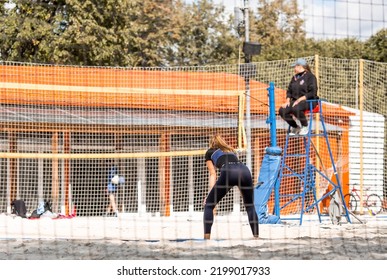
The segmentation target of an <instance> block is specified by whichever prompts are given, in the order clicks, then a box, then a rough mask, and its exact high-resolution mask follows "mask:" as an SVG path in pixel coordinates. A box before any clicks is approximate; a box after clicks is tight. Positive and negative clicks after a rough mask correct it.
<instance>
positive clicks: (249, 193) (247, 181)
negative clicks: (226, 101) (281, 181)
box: [204, 135, 259, 239]
mask: <svg viewBox="0 0 387 280" xmlns="http://www.w3.org/2000/svg"><path fill="white" fill-rule="evenodd" d="M205 160H206V165H207V168H208V170H209V172H210V178H209V186H210V187H211V191H210V193H209V194H208V196H207V198H206V200H205V203H204V239H210V237H211V227H212V224H213V222H214V214H213V210H214V208H215V206H216V205H217V204H218V203H219V201H220V200H221V199H222V198H223V197H224V196H225V195H226V194H227V193H228V191H229V190H230V189H231V188H232V187H233V186H238V188H239V190H240V191H241V194H242V197H243V202H244V205H245V207H246V211H247V216H248V218H249V223H250V227H251V231H252V232H253V236H254V237H255V238H258V236H259V225H258V216H257V213H256V211H255V207H254V186H253V180H252V176H251V172H250V170H249V168H248V167H247V166H246V165H245V164H243V163H242V162H240V161H239V160H238V157H237V155H236V154H235V151H234V149H233V148H232V147H230V146H229V145H228V144H227V143H226V142H225V140H224V139H223V138H222V137H221V136H220V135H215V136H214V137H212V139H211V141H210V148H209V149H208V150H207V152H206V155H205ZM216 168H219V169H220V176H219V178H218V180H216V176H217V174H216Z"/></svg>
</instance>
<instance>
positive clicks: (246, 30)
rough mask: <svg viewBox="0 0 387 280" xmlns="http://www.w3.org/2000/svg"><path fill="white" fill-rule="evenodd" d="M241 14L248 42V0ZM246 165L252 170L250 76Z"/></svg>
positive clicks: (247, 56) (247, 88) (247, 96)
mask: <svg viewBox="0 0 387 280" xmlns="http://www.w3.org/2000/svg"><path fill="white" fill-rule="evenodd" d="M243 15H244V22H245V42H249V40H250V38H249V36H250V35H249V0H244V7H243ZM245 63H250V55H246V54H245ZM246 142H247V150H246V165H247V167H248V168H249V169H250V170H252V164H251V153H252V151H251V119H250V78H246Z"/></svg>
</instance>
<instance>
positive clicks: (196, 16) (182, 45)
mask: <svg viewBox="0 0 387 280" xmlns="http://www.w3.org/2000/svg"><path fill="white" fill-rule="evenodd" d="M180 4H181V3H180ZM175 12H176V13H175V16H174V18H173V19H172V21H173V22H174V23H173V26H174V29H172V30H173V35H172V41H171V42H172V44H171V46H170V48H169V49H168V61H169V62H170V63H171V65H208V64H225V63H233V62H236V61H237V59H238V45H239V44H240V43H239V41H238V38H237V37H236V35H235V34H233V33H232V29H231V18H225V16H224V14H225V13H224V7H215V6H214V5H213V1H209V0H200V1H197V2H194V3H192V4H191V5H188V6H186V7H184V5H182V4H181V6H180V7H178V8H177V9H176V11H175Z"/></svg>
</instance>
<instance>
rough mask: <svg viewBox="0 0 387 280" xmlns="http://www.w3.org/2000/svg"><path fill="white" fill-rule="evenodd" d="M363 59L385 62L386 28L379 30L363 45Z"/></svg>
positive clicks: (386, 55) (386, 53) (386, 57)
mask: <svg viewBox="0 0 387 280" xmlns="http://www.w3.org/2000/svg"><path fill="white" fill-rule="evenodd" d="M364 58H365V59H369V60H373V61H379V62H387V28H384V29H381V30H380V31H379V32H377V33H376V34H375V35H373V36H371V37H370V39H369V40H367V42H366V43H365V52H364Z"/></svg>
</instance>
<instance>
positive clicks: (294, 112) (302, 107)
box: [279, 101, 318, 127]
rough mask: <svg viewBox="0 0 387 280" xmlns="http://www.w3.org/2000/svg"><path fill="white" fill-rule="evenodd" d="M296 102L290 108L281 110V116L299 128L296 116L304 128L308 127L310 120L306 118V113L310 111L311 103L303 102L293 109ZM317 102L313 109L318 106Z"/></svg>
mask: <svg viewBox="0 0 387 280" xmlns="http://www.w3.org/2000/svg"><path fill="white" fill-rule="evenodd" d="M293 103H294V101H292V102H291V103H290V106H288V107H286V108H282V107H281V108H280V109H279V115H280V116H281V117H282V118H283V119H284V120H285V121H286V122H287V123H288V124H289V125H290V126H291V127H297V123H296V122H295V120H294V119H293V116H295V117H296V118H297V119H298V120H299V121H300V123H301V125H302V126H308V120H307V119H306V116H305V111H307V110H309V109H310V104H309V102H306V101H301V102H300V103H298V104H297V105H296V106H294V107H292V105H293ZM317 104H318V103H317V102H313V105H312V107H313V108H315V107H316V106H317Z"/></svg>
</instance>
